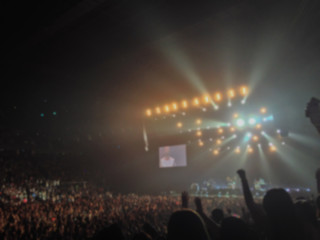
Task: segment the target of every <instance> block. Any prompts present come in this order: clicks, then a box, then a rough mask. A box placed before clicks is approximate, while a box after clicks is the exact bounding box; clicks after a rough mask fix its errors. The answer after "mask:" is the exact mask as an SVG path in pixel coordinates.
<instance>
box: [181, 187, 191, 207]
mask: <svg viewBox="0 0 320 240" xmlns="http://www.w3.org/2000/svg"><path fill="white" fill-rule="evenodd" d="M181 202H182V208H188V206H189V194H188V192H187V191H183V192H182V193H181Z"/></svg>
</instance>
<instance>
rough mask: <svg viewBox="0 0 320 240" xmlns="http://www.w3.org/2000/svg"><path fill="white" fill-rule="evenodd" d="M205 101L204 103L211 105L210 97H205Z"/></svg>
mask: <svg viewBox="0 0 320 240" xmlns="http://www.w3.org/2000/svg"><path fill="white" fill-rule="evenodd" d="M203 101H204V103H210V97H209V96H208V95H205V96H204V97H203Z"/></svg>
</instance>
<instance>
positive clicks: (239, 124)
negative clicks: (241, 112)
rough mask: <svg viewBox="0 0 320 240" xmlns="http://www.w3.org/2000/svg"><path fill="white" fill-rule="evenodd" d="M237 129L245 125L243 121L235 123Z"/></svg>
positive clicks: (239, 120)
mask: <svg viewBox="0 0 320 240" xmlns="http://www.w3.org/2000/svg"><path fill="white" fill-rule="evenodd" d="M236 124H237V126H238V127H243V126H244V125H245V121H244V120H243V119H241V118H240V119H238V120H237V122H236Z"/></svg>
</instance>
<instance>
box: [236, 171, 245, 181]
mask: <svg viewBox="0 0 320 240" xmlns="http://www.w3.org/2000/svg"><path fill="white" fill-rule="evenodd" d="M237 173H238V175H239V177H240V178H241V179H244V178H246V172H245V171H244V170H243V169H239V170H238V171H237Z"/></svg>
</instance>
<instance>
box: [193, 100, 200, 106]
mask: <svg viewBox="0 0 320 240" xmlns="http://www.w3.org/2000/svg"><path fill="white" fill-rule="evenodd" d="M193 104H194V105H195V106H198V105H199V104H200V101H199V99H198V98H194V99H193Z"/></svg>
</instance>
